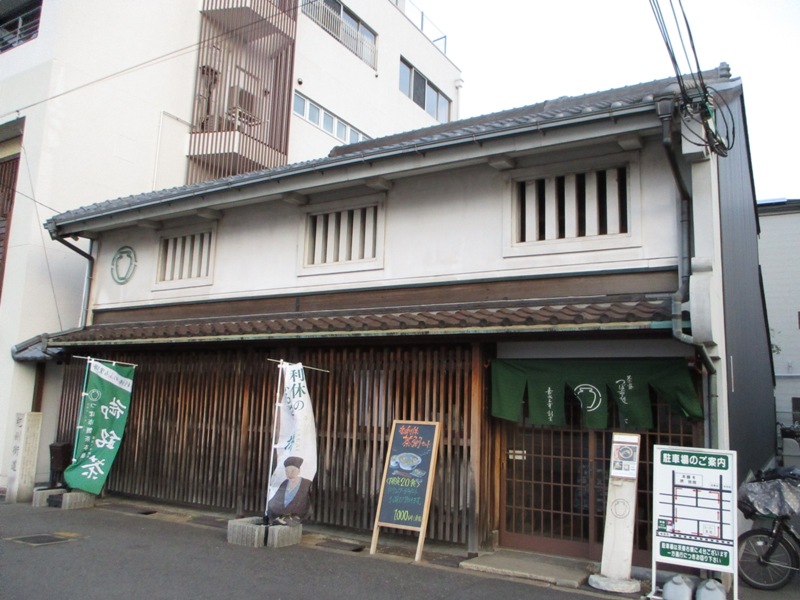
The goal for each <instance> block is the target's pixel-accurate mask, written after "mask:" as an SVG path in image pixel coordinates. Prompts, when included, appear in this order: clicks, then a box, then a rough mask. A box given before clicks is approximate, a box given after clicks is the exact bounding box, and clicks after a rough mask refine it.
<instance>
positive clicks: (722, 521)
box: [651, 446, 739, 599]
mask: <svg viewBox="0 0 800 600" xmlns="http://www.w3.org/2000/svg"><path fill="white" fill-rule="evenodd" d="M653 453H654V456H653V482H654V483H653V564H652V573H653V575H652V588H651V589H652V590H653V591H652V592H651V597H653V596H654V595H655V591H656V563H659V562H661V563H671V564H674V565H682V566H686V567H693V568H696V569H706V570H710V571H720V572H725V573H733V574H735V573H736V569H737V561H738V549H737V547H738V544H737V539H736V535H737V534H736V525H737V523H736V516H737V515H736V452H733V451H724V450H708V449H705V448H684V447H670V446H654V447H653ZM733 582H734V583H733V597H734V599H736V598H738V597H739V590H738V581H737V578H736V577H734V578H733Z"/></svg>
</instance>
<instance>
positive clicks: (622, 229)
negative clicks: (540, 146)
mask: <svg viewBox="0 0 800 600" xmlns="http://www.w3.org/2000/svg"><path fill="white" fill-rule="evenodd" d="M515 209H516V210H515V217H516V218H515V223H514V241H515V243H526V242H542V241H548V240H559V239H571V238H582V237H590V236H605V235H614V234H621V233H628V171H627V168H626V167H615V168H610V169H603V170H596V171H586V172H582V173H573V174H570V175H560V176H552V177H542V178H537V179H532V180H526V181H520V182H518V183H517V194H516V206H515Z"/></svg>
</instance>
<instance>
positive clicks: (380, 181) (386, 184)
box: [364, 177, 394, 192]
mask: <svg viewBox="0 0 800 600" xmlns="http://www.w3.org/2000/svg"><path fill="white" fill-rule="evenodd" d="M364 183H365V184H366V186H367V187H368V188H370V189H371V190H375V191H377V192H388V191H389V190H390V189H392V186H393V185H394V184H393V183H392V182H391V181H390V180H388V179H386V178H385V177H371V178H370V179H367V180H366V181H365V182H364Z"/></svg>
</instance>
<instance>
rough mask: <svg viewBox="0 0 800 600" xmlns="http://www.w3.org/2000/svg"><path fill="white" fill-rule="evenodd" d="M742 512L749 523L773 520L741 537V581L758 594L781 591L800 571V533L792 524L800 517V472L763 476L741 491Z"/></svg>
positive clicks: (771, 472)
mask: <svg viewBox="0 0 800 600" xmlns="http://www.w3.org/2000/svg"><path fill="white" fill-rule="evenodd" d="M738 504H739V508H740V509H741V511H742V513H744V516H745V517H746V518H748V519H756V518H761V519H770V520H772V526H771V527H770V528H766V527H757V528H754V529H750V530H749V531H745V532H744V533H742V534H741V535H740V536H739V577H740V578H741V579H742V580H743V581H744V582H745V583H746V584H747V585H749V586H750V587H753V588H755V589H758V590H769V591H772V590H779V589H781V588H783V587H784V586H786V585H787V584H788V583H789V582H790V581H791V580H792V579H793V578H794V575H795V573H796V572H797V571H798V570H800V533H798V532H797V531H796V530H795V529H794V528H793V527H792V524H791V522H790V520H791V518H792V516H794V515H796V514H800V469H798V468H796V467H792V468H786V467H778V468H775V469H769V470H767V471H764V472H759V473H758V474H757V476H756V479H755V481H752V482H748V483H744V484H742V485H741V486H740V488H739V503H738Z"/></svg>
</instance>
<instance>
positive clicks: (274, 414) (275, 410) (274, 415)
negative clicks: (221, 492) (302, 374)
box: [264, 358, 284, 524]
mask: <svg viewBox="0 0 800 600" xmlns="http://www.w3.org/2000/svg"><path fill="white" fill-rule="evenodd" d="M267 360H270V361H272V362H276V363H279V364H278V384H277V388H276V389H275V404H274V405H273V407H272V443H271V444H270V446H269V471H267V502H266V504H264V521H265V524H266V519H267V510H268V508H267V507H268V505H269V490H270V488H271V487H272V468H273V467H274V461H275V435H276V433H277V431H278V423H277V420H278V406H280V399H281V396H282V395H283V393H282V389H283V388H282V386H281V383H282V381H283V369H282V367H283V362H284V361H283V359H281V360H273V359H271V358H268V359H267Z"/></svg>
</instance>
